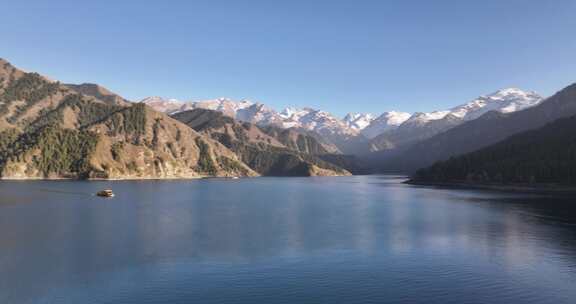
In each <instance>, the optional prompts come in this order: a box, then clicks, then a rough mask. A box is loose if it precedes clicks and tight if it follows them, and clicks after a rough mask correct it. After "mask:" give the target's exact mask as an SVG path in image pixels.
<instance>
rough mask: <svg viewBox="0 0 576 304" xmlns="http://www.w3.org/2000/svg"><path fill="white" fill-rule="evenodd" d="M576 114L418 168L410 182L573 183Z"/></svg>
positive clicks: (575, 154)
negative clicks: (426, 166)
mask: <svg viewBox="0 0 576 304" xmlns="http://www.w3.org/2000/svg"><path fill="white" fill-rule="evenodd" d="M574 130H576V116H572V117H570V118H563V119H560V120H557V121H555V122H552V123H550V124H548V125H546V126H544V127H542V128H539V129H536V130H532V131H527V132H524V133H521V134H518V135H515V136H512V137H510V138H508V139H506V140H504V141H502V142H500V143H497V144H495V145H492V146H490V147H487V148H484V149H481V150H479V151H476V152H472V153H468V154H465V155H462V156H459V157H454V158H451V159H449V160H447V161H444V162H439V163H436V164H434V165H433V166H431V167H429V168H426V169H422V170H419V171H418V172H417V173H416V175H415V176H414V178H413V180H412V181H413V182H432V183H436V182H440V183H481V184H482V183H488V184H526V185H547V184H554V185H569V186H575V185H576V132H574Z"/></svg>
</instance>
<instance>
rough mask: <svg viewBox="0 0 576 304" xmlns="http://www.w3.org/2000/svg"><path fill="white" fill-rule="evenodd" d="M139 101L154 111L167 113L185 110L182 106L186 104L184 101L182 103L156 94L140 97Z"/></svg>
mask: <svg viewBox="0 0 576 304" xmlns="http://www.w3.org/2000/svg"><path fill="white" fill-rule="evenodd" d="M140 102H142V103H145V104H147V105H149V106H150V107H152V108H154V109H155V110H156V111H159V112H164V113H168V114H171V113H174V112H181V111H185V110H186V109H184V108H185V107H186V106H187V104H186V103H183V102H181V101H179V100H177V99H164V98H162V97H158V96H153V97H147V98H144V99H142V100H141V101H140Z"/></svg>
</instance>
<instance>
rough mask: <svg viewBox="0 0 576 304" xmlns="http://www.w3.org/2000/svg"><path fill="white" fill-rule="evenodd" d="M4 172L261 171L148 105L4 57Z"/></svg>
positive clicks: (184, 174) (0, 85) (151, 174)
mask: <svg viewBox="0 0 576 304" xmlns="http://www.w3.org/2000/svg"><path fill="white" fill-rule="evenodd" d="M86 90H87V91H86ZM90 90H91V91H90ZM82 91H85V92H86V93H90V94H89V95H84V94H80V93H79V92H82ZM90 95H91V96H90ZM100 98H102V99H100ZM0 174H1V177H2V178H193V177H201V176H255V175H257V173H256V172H254V171H253V170H251V169H250V168H249V167H248V166H246V165H245V164H244V163H242V161H240V160H239V159H238V157H237V156H236V155H235V154H234V153H233V152H232V151H230V150H229V149H228V148H226V147H225V146H223V145H222V144H220V143H218V142H216V141H214V140H212V139H210V138H208V137H205V136H203V135H201V134H199V133H197V132H196V131H194V130H192V129H191V128H189V127H188V126H186V125H184V124H182V123H180V122H178V121H176V120H174V119H172V118H170V117H169V116H167V115H165V114H163V113H159V112H156V111H154V110H152V109H151V108H149V107H147V106H145V105H144V104H131V103H127V102H125V101H124V100H123V99H122V98H120V97H118V96H116V95H114V94H113V93H110V92H108V91H106V90H104V89H102V88H99V87H94V86H88V87H86V86H84V87H83V88H81V89H79V88H75V89H71V88H70V87H69V86H64V85H61V84H60V83H58V82H53V81H50V80H47V79H46V78H44V77H42V76H40V75H38V74H35V73H24V72H22V71H19V70H18V69H15V68H14V67H12V66H11V65H10V64H9V63H7V62H5V61H3V62H0Z"/></svg>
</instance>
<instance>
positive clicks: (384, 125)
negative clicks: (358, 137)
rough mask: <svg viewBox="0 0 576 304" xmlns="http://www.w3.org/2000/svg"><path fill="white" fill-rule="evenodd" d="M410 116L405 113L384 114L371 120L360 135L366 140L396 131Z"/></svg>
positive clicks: (392, 112) (391, 112)
mask: <svg viewBox="0 0 576 304" xmlns="http://www.w3.org/2000/svg"><path fill="white" fill-rule="evenodd" d="M410 116H411V114H410V113H406V112H396V111H390V112H384V113H383V114H382V115H380V116H378V117H377V118H376V119H373V120H372V121H371V122H370V124H369V125H368V126H366V127H365V128H363V129H362V134H363V135H364V136H366V137H367V138H374V137H376V136H378V135H380V134H382V133H384V132H387V131H390V130H393V129H396V128H397V127H398V126H400V125H401V124H403V123H404V122H405V121H406V120H408V119H409V118H410Z"/></svg>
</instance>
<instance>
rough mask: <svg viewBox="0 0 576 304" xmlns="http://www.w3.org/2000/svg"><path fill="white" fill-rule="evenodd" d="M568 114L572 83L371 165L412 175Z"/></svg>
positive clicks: (575, 106) (575, 108)
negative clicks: (541, 98)
mask: <svg viewBox="0 0 576 304" xmlns="http://www.w3.org/2000/svg"><path fill="white" fill-rule="evenodd" d="M572 115H576V84H572V85H570V86H568V87H566V88H564V89H562V90H561V91H559V92H558V93H556V94H554V95H553V96H551V97H549V98H547V99H545V100H544V101H542V102H539V104H538V105H536V106H533V107H529V108H526V109H524V110H522V111H516V112H508V113H502V112H499V111H490V112H487V113H485V114H484V115H482V116H480V117H478V118H477V119H473V120H470V121H467V122H465V123H462V124H460V125H458V126H456V127H454V128H451V129H450V130H447V131H446V132H443V133H439V134H437V135H434V136H432V137H430V138H428V139H426V140H423V141H420V142H418V143H416V144H414V145H412V146H410V147H407V148H406V149H404V150H403V151H401V153H400V154H399V155H392V156H387V155H385V154H382V155H381V158H380V159H378V158H376V159H373V163H374V164H378V165H379V166H380V167H381V169H384V170H393V171H396V170H400V171H407V172H413V171H415V170H417V169H420V168H424V167H427V166H430V165H432V164H433V163H435V162H437V161H444V160H448V159H449V158H450V157H455V156H458V155H462V154H465V153H469V152H473V151H475V150H478V149H481V148H484V147H487V146H489V145H492V144H495V143H497V142H499V141H502V140H504V139H506V138H507V137H509V136H512V135H514V134H517V133H520V132H524V131H528V130H531V129H537V128H540V127H542V126H544V125H545V124H547V123H550V122H553V121H555V120H557V119H560V118H564V117H569V116H572Z"/></svg>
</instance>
